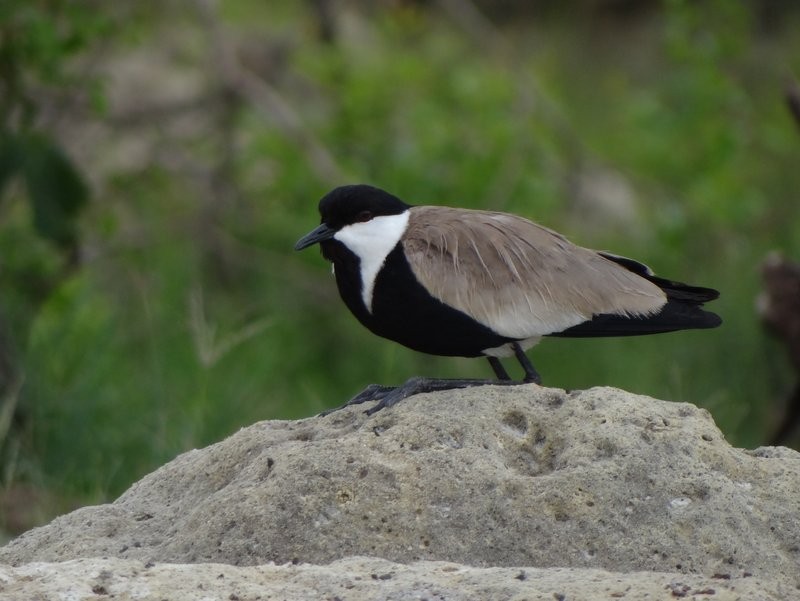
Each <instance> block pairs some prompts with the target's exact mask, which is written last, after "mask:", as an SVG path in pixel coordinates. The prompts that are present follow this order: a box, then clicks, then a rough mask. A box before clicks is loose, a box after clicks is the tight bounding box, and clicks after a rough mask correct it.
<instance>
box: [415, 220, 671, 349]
mask: <svg viewBox="0 0 800 601" xmlns="http://www.w3.org/2000/svg"><path fill="white" fill-rule="evenodd" d="M410 211H411V215H410V218H409V224H408V229H407V230H406V233H405V235H404V238H403V245H404V250H405V253H406V256H407V257H408V261H409V264H410V266H411V269H412V271H413V272H414V275H415V276H416V277H417V279H418V280H419V281H420V282H421V283H422V284H423V285H424V286H425V287H426V288H427V289H428V290H429V291H430V292H431V294H432V295H433V296H434V297H435V298H437V299H439V300H440V301H442V302H444V303H446V304H448V305H450V306H452V307H455V308H456V309H459V310H460V311H463V312H464V313H467V314H468V315H470V316H472V317H473V318H475V319H476V320H477V321H479V322H480V323H482V324H483V325H486V326H488V327H490V328H492V329H493V330H494V331H495V332H497V333H498V334H501V335H503V336H508V337H511V338H520V339H521V338H528V337H533V336H544V335H546V334H552V333H555V332H560V331H563V330H565V329H567V328H570V327H572V326H575V325H578V324H580V323H583V322H584V321H587V320H589V319H591V318H592V316H593V315H599V314H616V315H632V316H647V315H652V314H653V313H655V312H657V311H658V310H659V309H660V308H661V307H663V306H664V304H665V303H666V295H665V294H664V292H663V291H662V290H661V289H660V288H659V287H658V286H657V285H655V284H654V283H651V282H649V281H648V280H647V279H645V278H644V277H641V276H640V275H638V274H637V273H634V272H632V271H630V270H628V269H626V268H625V267H624V266H623V265H621V264H619V263H618V262H615V261H614V260H610V259H608V258H606V257H604V256H603V255H601V254H599V253H597V252H596V251H593V250H589V249H586V248H582V247H580V246H575V245H574V244H572V243H571V242H569V241H568V240H567V239H566V238H564V237H563V236H561V235H560V234H558V233H556V232H554V231H552V230H549V229H547V228H544V227H542V226H540V225H537V224H535V223H533V222H532V221H528V220H527V219H524V218H522V217H517V216H515V215H509V214H506V213H494V212H489V211H469V210H465V209H453V208H449V207H438V206H422V207H413V208H412V209H411V210H410Z"/></svg>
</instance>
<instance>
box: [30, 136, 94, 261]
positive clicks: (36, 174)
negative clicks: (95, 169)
mask: <svg viewBox="0 0 800 601" xmlns="http://www.w3.org/2000/svg"><path fill="white" fill-rule="evenodd" d="M21 159H22V165H23V171H24V174H25V181H26V184H27V186H28V194H29V196H30V201H31V206H32V209H33V225H34V227H35V228H36V231H37V232H38V233H39V235H40V236H42V237H44V238H47V239H49V240H51V241H53V242H55V243H57V244H59V245H62V246H71V245H72V244H74V242H75V239H76V237H77V234H76V228H75V217H76V216H77V214H78V212H79V211H80V209H81V208H82V207H83V206H84V205H85V204H86V201H87V199H88V196H89V191H88V188H87V185H86V183H85V182H84V180H83V177H82V176H81V174H80V173H79V172H78V170H77V169H76V168H75V167H74V165H73V164H72V162H71V161H70V160H69V158H68V157H67V156H66V155H65V154H64V153H63V152H62V150H61V149H60V148H59V147H58V146H56V145H55V144H54V143H53V142H51V141H50V140H49V139H48V138H46V137H45V136H42V135H39V134H32V135H28V136H26V138H25V144H24V152H23V154H22V157H21Z"/></svg>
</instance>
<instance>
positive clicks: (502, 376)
mask: <svg viewBox="0 0 800 601" xmlns="http://www.w3.org/2000/svg"><path fill="white" fill-rule="evenodd" d="M486 358H487V359H488V360H489V365H491V366H492V369H493V370H494V375H496V376H497V379H498V380H510V379H511V376H509V375H508V372H507V371H506V369H505V368H504V367H503V364H502V363H500V359H498V358H497V357H486Z"/></svg>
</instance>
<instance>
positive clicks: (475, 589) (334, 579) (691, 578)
mask: <svg viewBox="0 0 800 601" xmlns="http://www.w3.org/2000/svg"><path fill="white" fill-rule="evenodd" d="M789 594H791V593H789ZM786 595H787V591H786V590H783V591H782V590H781V586H780V585H778V584H776V583H772V582H765V581H760V580H758V579H757V578H734V579H730V580H726V579H722V578H708V577H703V576H697V575H687V574H677V575H676V574H661V573H654V572H633V573H630V574H618V573H616V574H615V573H611V572H605V571H603V570H594V569H588V568H586V569H581V568H549V569H542V568H473V567H467V566H463V565H459V564H454V563H445V562H430V561H424V562H416V563H412V564H398V563H392V562H390V561H386V560H385V559H375V558H365V557H353V558H349V559H342V560H339V561H336V562H334V563H332V564H329V565H325V566H316V565H308V564H300V565H283V566H276V565H262V566H254V567H247V568H242V567H234V566H230V565H225V564H218V563H206V564H155V565H153V564H145V563H143V562H141V561H135V560H130V559H127V560H126V559H76V560H72V561H68V562H63V563H30V564H26V565H24V566H22V567H19V568H10V567H3V566H0V596H2V598H3V599H4V600H16V599H19V600H20V601H23V600H24V601H31V600H32V599H58V598H62V599H69V601H84V600H86V601H89V600H93V601H100V600H104V599H115V600H119V599H123V600H126V599H156V600H161V599H176V600H180V601H192V600H197V601H200V600H203V601H207V600H211V599H220V600H223V599H229V600H234V601H251V600H252V601H255V600H256V599H262V600H267V599H298V600H299V599H325V600H328V599H330V600H334V599H339V600H340V601H376V600H379V599H391V600H392V601H412V600H415V601H418V600H420V599H428V600H430V601H443V600H446V601H476V600H479V601H495V600H502V601H512V600H514V601H523V600H525V601H534V600H541V601H555V600H558V599H561V600H564V601H580V600H586V601H598V600H602V599H609V600H612V599H613V600H617V599H623V600H625V599H628V600H630V601H641V600H643V599H648V600H658V599H663V600H665V601H666V600H670V601H675V600H676V599H695V600H699V599H703V600H707V601H738V600H743V599H757V600H758V601H786V600H791V599H792V597H791V596H786Z"/></svg>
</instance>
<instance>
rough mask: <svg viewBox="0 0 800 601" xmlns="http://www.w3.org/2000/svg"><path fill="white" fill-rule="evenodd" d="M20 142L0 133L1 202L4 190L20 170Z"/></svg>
mask: <svg viewBox="0 0 800 601" xmlns="http://www.w3.org/2000/svg"><path fill="white" fill-rule="evenodd" d="M19 146H20V145H19V140H18V138H17V137H16V136H15V135H14V134H12V133H11V132H7V131H0V201H2V199H3V190H4V189H5V187H6V185H7V184H8V182H9V181H10V180H11V178H12V177H14V174H15V173H16V171H17V170H18V169H19V155H20V149H19Z"/></svg>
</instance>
